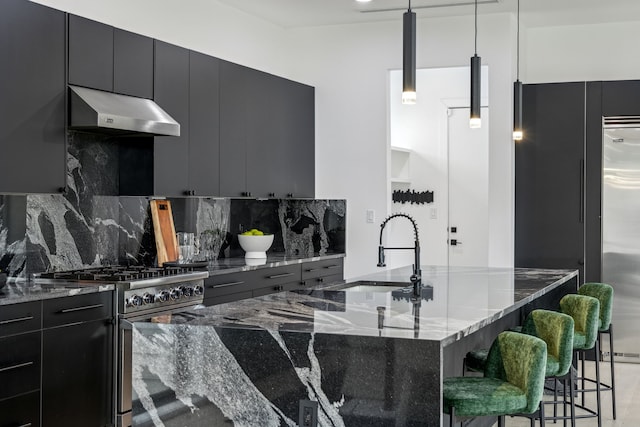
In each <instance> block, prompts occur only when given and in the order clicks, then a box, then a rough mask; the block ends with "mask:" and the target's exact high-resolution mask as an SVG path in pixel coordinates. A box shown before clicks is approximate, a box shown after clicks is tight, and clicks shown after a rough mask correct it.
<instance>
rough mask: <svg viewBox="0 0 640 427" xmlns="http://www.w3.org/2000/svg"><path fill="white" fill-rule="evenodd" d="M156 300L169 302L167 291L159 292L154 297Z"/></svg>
mask: <svg viewBox="0 0 640 427" xmlns="http://www.w3.org/2000/svg"><path fill="white" fill-rule="evenodd" d="M156 299H157V300H158V301H160V302H167V301H169V291H161V292H160V293H159V294H157V295H156Z"/></svg>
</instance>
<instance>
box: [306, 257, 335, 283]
mask: <svg viewBox="0 0 640 427" xmlns="http://www.w3.org/2000/svg"><path fill="white" fill-rule="evenodd" d="M333 275H340V276H342V275H343V259H342V258H333V259H325V260H322V261H313V262H305V263H304V264H302V280H309V279H315V278H317V277H322V276H333Z"/></svg>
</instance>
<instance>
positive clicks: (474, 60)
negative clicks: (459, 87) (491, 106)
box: [469, 0, 482, 129]
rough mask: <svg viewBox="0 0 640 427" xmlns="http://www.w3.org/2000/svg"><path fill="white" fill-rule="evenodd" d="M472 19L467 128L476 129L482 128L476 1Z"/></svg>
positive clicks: (480, 63) (480, 65)
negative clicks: (472, 51)
mask: <svg viewBox="0 0 640 427" xmlns="http://www.w3.org/2000/svg"><path fill="white" fill-rule="evenodd" d="M474 19H475V20H474V54H473V56H472V57H471V101H470V105H471V114H470V116H469V127H471V128H472V129H478V128H480V127H481V126H482V120H481V118H480V97H481V96H480V95H481V85H480V71H481V67H482V60H481V59H480V57H479V56H478V0H476V1H475V14H474Z"/></svg>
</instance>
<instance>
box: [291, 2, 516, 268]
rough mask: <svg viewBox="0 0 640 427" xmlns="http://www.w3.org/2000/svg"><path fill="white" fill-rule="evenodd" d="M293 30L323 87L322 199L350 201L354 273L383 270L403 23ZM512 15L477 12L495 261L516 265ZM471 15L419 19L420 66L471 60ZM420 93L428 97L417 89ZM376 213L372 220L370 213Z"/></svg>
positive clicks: (319, 137) (305, 68)
mask: <svg viewBox="0 0 640 427" xmlns="http://www.w3.org/2000/svg"><path fill="white" fill-rule="evenodd" d="M400 18H401V17H400V16H399V17H398V20H397V21H395V22H383V23H372V24H360V25H344V26H332V27H318V28H304V29H297V30H292V33H293V34H294V36H293V39H294V40H295V41H296V43H297V44H296V46H295V49H294V50H295V51H298V52H304V53H306V55H305V56H304V57H303V60H301V61H300V62H299V63H297V64H295V65H297V66H298V67H299V68H300V70H301V72H300V74H303V75H305V76H308V78H309V80H310V81H311V84H313V85H314V86H316V159H317V162H316V164H317V170H316V195H317V197H320V198H322V197H338V198H342V197H344V198H346V199H347V210H348V219H347V233H348V235H347V259H346V264H345V276H346V277H347V278H351V277H355V276H359V275H362V274H367V273H369V272H371V271H373V270H375V269H376V267H375V264H376V260H377V246H378V238H379V224H380V222H381V221H382V220H383V219H384V216H385V215H386V214H387V205H388V203H387V197H388V193H387V191H386V189H387V183H386V176H387V175H386V171H387V145H388V124H387V120H388V101H389V100H388V94H387V93H388V92H387V91H386V88H387V87H388V74H389V70H391V69H400V68H401V67H402V20H401V19H400ZM513 25H514V21H513V19H512V17H511V16H510V15H490V16H486V15H485V16H480V17H479V22H478V27H479V36H478V37H479V38H478V54H479V55H480V56H481V57H482V62H483V64H487V65H488V66H489V69H490V73H489V79H490V81H489V98H490V99H491V118H490V123H489V129H490V153H489V159H490V160H489V162H490V165H489V171H490V178H489V185H490V194H489V198H490V213H489V215H490V225H489V228H490V232H489V235H490V239H491V242H490V248H489V257H488V258H489V264H490V265H496V266H505V265H512V263H513V141H512V139H511V126H512V124H511V122H512V118H511V114H512V113H511V111H512V107H511V105H512V93H511V91H512V82H513V75H514V66H515V62H514V56H513V54H514V47H515V44H514V43H513V37H512V35H513V34H515V31H514V30H513ZM472 55H473V20H472V18H469V17H455V18H445V19H418V23H417V67H418V68H434V67H451V66H468V64H469V58H470V57H471V56H472ZM418 96H419V97H420V98H424V97H427V96H429V95H428V94H419V95H418ZM367 209H374V210H375V211H376V221H375V223H374V224H367V223H366V222H365V216H366V210H367Z"/></svg>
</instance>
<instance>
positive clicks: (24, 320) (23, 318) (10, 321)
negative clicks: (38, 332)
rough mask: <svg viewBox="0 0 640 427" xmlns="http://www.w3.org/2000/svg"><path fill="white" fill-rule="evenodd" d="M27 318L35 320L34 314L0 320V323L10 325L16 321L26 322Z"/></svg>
mask: <svg viewBox="0 0 640 427" xmlns="http://www.w3.org/2000/svg"><path fill="white" fill-rule="evenodd" d="M27 320H33V316H26V317H19V318H17V319H9V320H3V321H1V322H0V325H8V324H10V323H16V322H26V321H27Z"/></svg>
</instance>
